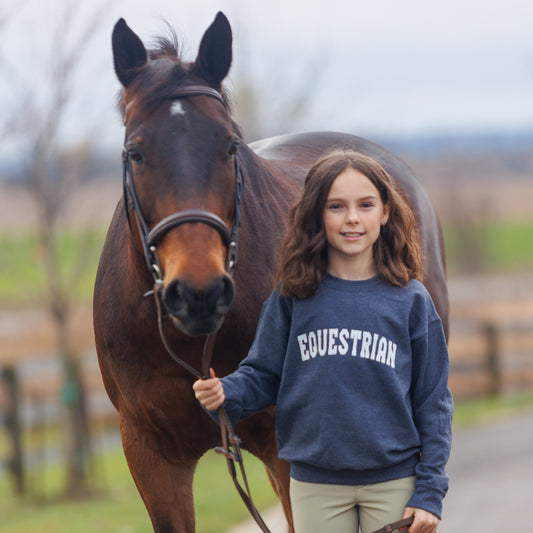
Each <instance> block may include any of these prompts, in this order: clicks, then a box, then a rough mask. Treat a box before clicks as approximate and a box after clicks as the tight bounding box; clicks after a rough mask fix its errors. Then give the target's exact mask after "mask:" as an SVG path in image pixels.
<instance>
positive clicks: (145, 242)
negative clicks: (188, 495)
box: [122, 85, 270, 533]
mask: <svg viewBox="0 0 533 533" xmlns="http://www.w3.org/2000/svg"><path fill="white" fill-rule="evenodd" d="M172 96H173V98H175V99H179V98H187V97H190V96H208V97H210V98H214V99H216V100H218V101H219V102H220V103H221V104H222V105H223V106H224V107H226V103H225V102H224V99H223V97H222V95H221V94H220V93H219V92H218V91H216V90H214V89H212V88H210V87H205V86H202V85H189V86H185V87H181V88H178V89H177V90H176V91H175V93H173V95H172ZM131 156H132V154H131V153H130V152H129V151H128V149H127V148H126V147H124V148H123V150H122V183H123V188H124V202H125V210H126V216H127V219H128V224H129V226H130V229H131V219H130V211H132V212H133V214H134V217H135V223H136V226H137V230H138V233H139V236H140V241H141V247H142V251H143V254H144V257H145V260H146V264H147V266H148V269H149V271H150V273H151V274H152V277H153V279H154V286H153V290H150V291H148V292H147V293H145V296H147V295H151V294H153V295H154V299H155V303H156V308H157V321H158V328H159V334H160V337H161V340H162V342H163V345H164V346H165V349H166V350H167V352H168V353H169V355H170V356H171V357H172V358H173V359H174V360H175V361H176V362H177V363H178V364H180V365H181V366H182V367H183V368H185V369H186V370H187V371H188V372H189V373H191V374H192V375H193V376H194V377H196V378H198V379H206V378H208V377H209V371H210V368H211V358H212V355H213V347H214V340H215V333H212V334H209V335H207V337H206V340H205V344H204V349H203V354H202V373H200V372H199V371H198V370H196V369H195V368H193V367H192V366H190V365H189V364H188V363H186V362H185V361H184V360H183V359H182V358H181V357H179V355H178V354H176V352H175V351H174V350H173V349H172V347H171V345H170V343H169V341H168V338H167V336H166V334H165V330H164V325H163V321H164V318H165V316H166V309H165V306H164V302H163V298H162V296H161V291H162V289H163V286H164V281H163V272H162V270H161V266H160V263H159V259H158V257H157V248H156V247H157V243H158V242H159V241H160V239H161V238H162V237H163V236H164V235H165V234H166V233H168V232H169V231H170V230H172V229H174V228H176V227H178V226H181V225H183V224H192V223H201V224H206V225H208V226H211V227H212V228H214V229H215V230H217V231H218V233H219V235H220V237H221V238H222V242H223V243H224V245H225V247H226V249H227V253H226V272H227V273H228V275H229V276H233V273H234V270H235V267H236V265H237V253H238V243H239V227H240V223H241V199H242V193H243V185H244V181H243V173H242V170H241V167H240V164H239V157H238V153H234V154H233V166H234V173H235V212H234V216H233V220H232V223H231V228H230V229H229V230H228V228H227V226H226V224H225V222H224V221H223V220H222V219H221V218H220V217H219V216H217V215H215V214H214V213H211V212H210V211H206V210H203V209H187V210H185V211H178V212H176V213H173V214H172V215H169V216H167V217H166V218H164V219H163V220H161V221H160V222H159V223H158V224H156V225H155V226H154V227H153V228H152V229H150V228H149V226H148V224H147V222H146V218H145V217H144V214H143V212H142V209H141V205H140V203H139V199H138V197H137V194H136V192H135V184H134V182H133V173H132V169H131V165H132V162H131V159H132V158H131ZM218 417H219V421H220V431H221V438H222V446H221V447H218V448H215V451H216V452H217V453H220V454H222V455H224V456H225V457H226V461H227V464H228V469H229V472H230V475H231V478H232V480H233V483H234V485H235V487H236V489H237V491H238V493H239V495H240V496H241V498H242V500H243V502H244V504H245V505H246V507H247V509H248V511H249V512H250V514H251V515H252V517H253V518H254V520H255V521H256V523H257V525H258V526H259V527H260V529H261V530H262V531H263V532H264V533H270V530H269V529H268V527H267V526H266V524H265V522H264V521H263V519H262V517H261V515H260V514H259V511H258V510H257V508H256V507H255V504H254V502H253V500H252V496H251V493H250V488H249V485H248V480H247V477H246V472H245V470H244V465H243V458H242V452H241V448H240V439H239V438H238V437H237V435H236V434H235V432H234V430H233V427H232V425H231V423H230V421H229V418H228V415H227V414H226V411H225V410H224V408H223V407H221V408H220V409H219V410H218ZM235 463H238V464H239V468H240V472H241V477H242V480H243V484H244V488H243V487H242V486H241V485H240V483H239V481H238V479H237V470H236V468H235Z"/></svg>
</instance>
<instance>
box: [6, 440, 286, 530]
mask: <svg viewBox="0 0 533 533" xmlns="http://www.w3.org/2000/svg"><path fill="white" fill-rule="evenodd" d="M245 467H246V472H247V475H248V477H249V482H250V485H251V490H252V496H253V498H254V501H255V503H256V505H257V506H258V508H259V509H260V510H265V509H267V508H269V507H270V506H272V505H273V504H274V503H275V502H276V496H275V494H274V491H273V490H272V488H271V486H270V483H269V482H268V480H267V477H266V474H265V471H264V468H263V466H262V465H261V463H259V461H257V460H256V459H255V458H254V457H251V456H249V455H247V456H246V457H245ZM28 484H29V486H30V487H31V488H30V494H29V495H28V496H27V497H26V498H24V499H20V498H16V497H14V496H13V494H12V492H11V487H10V486H9V485H8V480H7V479H6V476H4V475H2V476H0V516H1V517H2V518H1V521H0V531H6V533H7V532H9V533H26V532H28V531H35V532H39V533H67V532H68V533H72V532H75V533H94V532H95V531H98V532H99V533H150V532H151V531H153V530H152V527H151V524H150V520H149V518H148V514H147V512H146V510H145V508H144V505H143V503H142V501H141V498H140V496H139V494H138V492H137V489H136V488H135V485H134V483H133V480H132V478H131V476H130V473H129V470H128V467H127V464H126V460H125V459H124V455H123V453H122V450H121V449H115V450H113V451H110V452H107V453H105V454H101V455H99V456H98V457H97V459H96V461H95V465H94V482H93V485H94V494H93V495H92V496H91V497H88V498H85V499H81V500H67V499H64V498H62V497H61V487H62V486H63V483H62V470H61V469H60V467H59V466H58V465H52V466H49V467H48V468H47V469H46V470H42V469H38V470H35V471H33V472H32V474H31V476H30V478H29V479H28ZM194 493H195V505H196V516H197V532H198V533H221V532H223V531H227V530H228V529H229V528H231V526H232V525H235V524H238V523H239V522H241V521H243V520H246V519H247V518H248V512H247V510H246V508H245V507H244V504H243V503H242V502H241V500H240V498H239V495H238V494H237V492H236V490H235V489H234V487H233V482H232V481H231V478H230V476H229V474H228V472H227V467H226V462H225V460H224V459H223V458H222V457H221V456H219V455H216V454H215V453H214V452H209V453H208V454H206V455H205V456H204V457H203V458H202V460H201V461H200V465H199V467H198V470H197V474H196V478H195V486H194Z"/></svg>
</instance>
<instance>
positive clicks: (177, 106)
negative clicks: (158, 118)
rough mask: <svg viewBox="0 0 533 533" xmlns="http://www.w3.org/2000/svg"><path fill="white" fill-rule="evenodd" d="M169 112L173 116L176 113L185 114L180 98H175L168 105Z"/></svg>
mask: <svg viewBox="0 0 533 533" xmlns="http://www.w3.org/2000/svg"><path fill="white" fill-rule="evenodd" d="M170 114H171V115H172V116H173V117H175V116H176V115H185V109H183V106H182V105H181V101H180V100H176V101H175V102H174V103H173V104H172V105H171V106H170Z"/></svg>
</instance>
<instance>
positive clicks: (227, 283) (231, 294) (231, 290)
mask: <svg viewBox="0 0 533 533" xmlns="http://www.w3.org/2000/svg"><path fill="white" fill-rule="evenodd" d="M234 299H235V285H234V284H233V281H232V280H231V278H229V277H228V276H225V277H223V278H222V281H221V282H220V295H219V297H218V299H217V311H218V312H219V313H226V312H227V311H228V309H229V308H230V306H231V304H232V303H233V300H234Z"/></svg>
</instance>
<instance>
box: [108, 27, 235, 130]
mask: <svg viewBox="0 0 533 533" xmlns="http://www.w3.org/2000/svg"><path fill="white" fill-rule="evenodd" d="M167 26H168V34H167V35H164V36H161V37H159V38H157V40H156V41H155V42H154V43H153V44H152V45H151V46H150V48H149V49H148V57H149V63H151V62H155V61H157V60H162V59H168V60H170V61H171V62H172V63H173V65H172V66H171V67H170V68H166V69H161V70H160V71H159V72H158V73H157V74H155V75H154V72H153V71H151V72H150V75H149V76H142V71H143V70H145V69H146V68H147V66H146V65H145V66H143V67H141V68H140V69H139V74H140V75H139V76H138V77H137V78H135V79H134V81H133V82H132V83H131V85H130V86H129V87H128V89H123V90H122V91H121V92H120V94H119V99H118V108H119V111H120V114H121V116H122V118H123V120H125V119H126V110H127V109H128V105H129V104H130V103H132V102H133V101H135V107H136V108H137V109H140V108H142V109H143V110H145V111H146V112H150V111H151V110H153V109H154V108H156V107H157V106H158V105H160V104H161V103H162V102H164V101H168V100H172V99H173V98H174V97H175V90H176V88H178V87H180V86H183V85H184V84H186V80H187V76H188V74H189V71H190V68H191V65H192V64H191V63H187V62H184V61H183V60H182V57H181V47H180V43H179V40H178V37H177V35H176V32H175V31H174V29H173V28H172V27H171V26H170V25H167ZM222 98H223V100H224V104H225V107H226V109H227V110H228V113H229V114H230V115H231V110H232V109H231V99H230V96H229V94H228V93H227V91H226V90H225V89H224V88H223V90H222ZM233 126H234V128H235V131H236V132H237V133H238V134H239V135H240V130H239V127H238V125H237V124H236V123H233Z"/></svg>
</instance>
